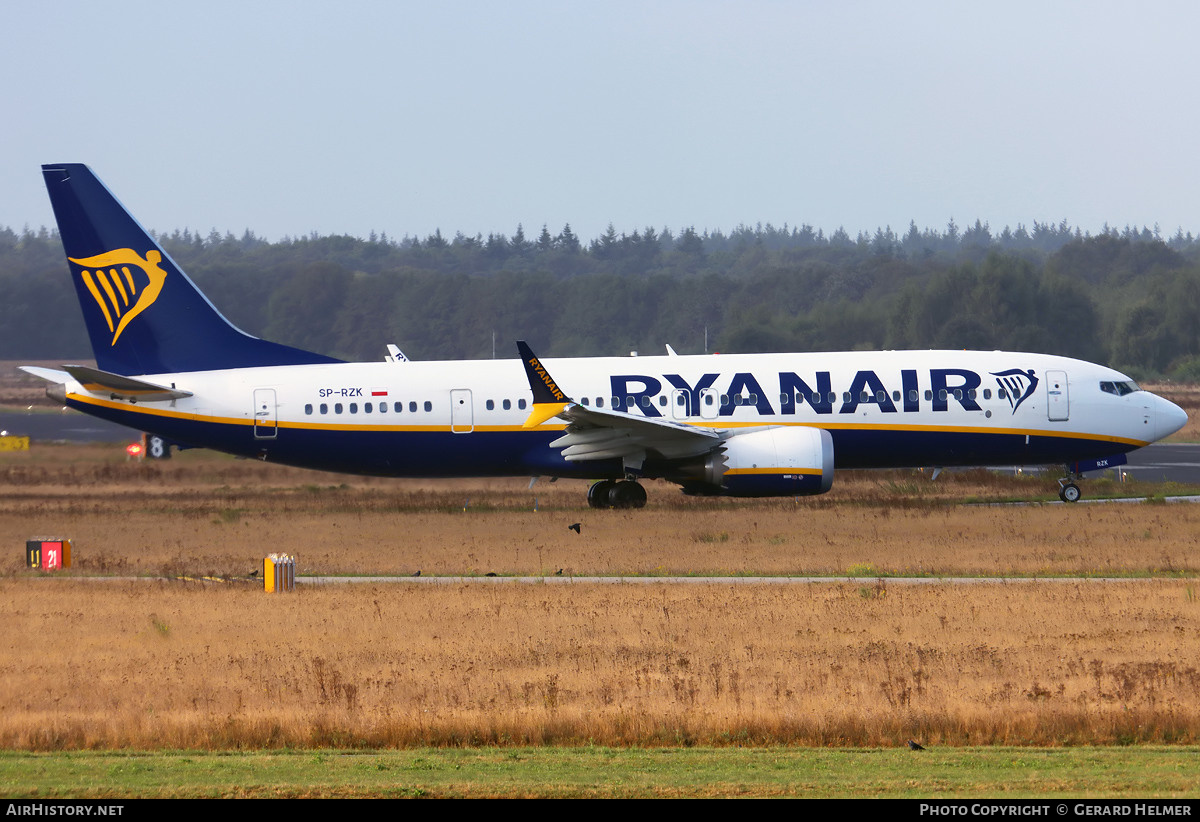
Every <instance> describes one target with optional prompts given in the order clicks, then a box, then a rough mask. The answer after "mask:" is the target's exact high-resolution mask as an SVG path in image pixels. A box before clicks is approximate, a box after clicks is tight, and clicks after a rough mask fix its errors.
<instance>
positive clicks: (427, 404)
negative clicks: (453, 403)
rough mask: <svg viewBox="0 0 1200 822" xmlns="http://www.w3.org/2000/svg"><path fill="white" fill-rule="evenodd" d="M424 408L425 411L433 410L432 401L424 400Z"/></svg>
mask: <svg viewBox="0 0 1200 822" xmlns="http://www.w3.org/2000/svg"><path fill="white" fill-rule="evenodd" d="M425 410H426V411H432V410H433V403H431V402H430V401H429V400H425Z"/></svg>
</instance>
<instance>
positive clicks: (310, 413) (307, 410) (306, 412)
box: [304, 402, 312, 417]
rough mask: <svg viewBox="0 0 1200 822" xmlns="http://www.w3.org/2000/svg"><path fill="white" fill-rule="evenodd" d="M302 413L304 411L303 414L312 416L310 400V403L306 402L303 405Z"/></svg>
mask: <svg viewBox="0 0 1200 822" xmlns="http://www.w3.org/2000/svg"><path fill="white" fill-rule="evenodd" d="M304 413H305V414H307V415H308V416H310V417H311V416H312V403H311V402H310V403H307V404H306V405H305V406H304Z"/></svg>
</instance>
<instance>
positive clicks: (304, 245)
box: [0, 220, 1200, 382]
mask: <svg viewBox="0 0 1200 822" xmlns="http://www.w3.org/2000/svg"><path fill="white" fill-rule="evenodd" d="M156 237H157V239H158V240H159V242H160V244H161V245H162V246H163V248H164V249H165V250H166V251H167V253H169V254H170V255H171V256H172V257H173V258H174V259H175V260H176V262H177V263H179V265H180V266H182V267H183V269H184V270H185V271H186V272H187V273H188V275H189V276H190V277H191V278H192V279H193V280H194V281H195V282H196V283H197V285H199V286H200V288H201V289H202V290H203V291H204V292H205V293H206V294H207V296H208V297H209V299H210V300H211V301H212V302H213V304H214V305H216V306H217V308H218V309H220V310H221V312H222V313H224V314H225V316H226V317H227V318H228V319H229V320H230V321H231V322H233V323H234V324H235V325H237V326H238V327H239V328H241V329H243V330H244V331H247V332H248V333H251V334H254V335H256V336H262V337H266V338H268V339H272V340H276V341H278V342H283V343H287V344H290V345H295V346H299V347H302V348H306V349H311V350H314V351H318V352H321V353H325V354H330V355H332V356H335V357H340V358H344V359H351V360H377V359H382V358H383V356H384V353H385V345H387V344H388V343H394V344H396V345H398V346H400V348H401V349H402V350H403V351H404V352H405V354H407V355H408V356H409V357H410V358H413V359H426V360H428V359H433V360H440V359H459V358H479V359H486V358H490V357H493V356H495V357H512V356H515V353H516V352H515V346H514V344H513V342H514V340H516V339H519V338H524V339H527V340H529V342H530V344H531V345H532V346H533V347H534V348H535V350H537V351H538V353H540V354H542V355H543V356H548V357H564V356H603V355H625V354H628V353H629V352H630V351H638V352H640V353H642V354H659V353H663V352H664V350H665V349H664V347H663V346H664V344H670V345H671V346H672V347H674V349H675V350H676V351H678V352H679V353H680V354H697V353H705V352H713V351H720V352H725V353H735V352H766V351H828V350H846V349H858V350H870V349H879V348H888V349H904V348H918V349H926V348H956V349H958V348H971V349H976V348H977V349H1006V350H1017V351H1038V352H1045V353H1052V354H1063V355H1067V356H1073V357H1079V358H1082V359H1086V360H1090V361H1093V362H1100V363H1105V364H1108V365H1111V366H1114V367H1116V368H1119V369H1121V370H1123V371H1125V372H1126V373H1128V374H1130V375H1131V376H1133V377H1134V378H1136V379H1164V378H1165V379H1173V380H1177V381H1189V382H1195V381H1200V238H1196V237H1193V235H1192V234H1191V233H1190V232H1189V233H1187V234H1185V233H1184V232H1183V231H1182V230H1178V231H1176V233H1175V234H1174V235H1166V236H1163V235H1161V234H1160V232H1159V231H1158V229H1157V227H1156V228H1155V229H1154V230H1151V229H1149V228H1145V227H1143V228H1131V227H1128V226H1127V227H1125V228H1123V229H1116V228H1111V227H1109V226H1105V227H1104V228H1103V230H1101V231H1100V232H1099V233H1097V234H1091V233H1085V232H1083V231H1081V230H1080V229H1078V228H1072V227H1071V226H1069V225H1068V224H1067V223H1066V222H1065V221H1064V222H1062V223H1059V224H1057V225H1056V224H1044V223H1038V222H1034V223H1033V226H1032V229H1028V228H1026V227H1025V226H1024V225H1018V227H1017V228H1016V229H1015V230H1011V229H1009V228H1007V227H1006V228H1005V229H1004V230H1003V231H1001V232H993V231H992V230H991V229H990V228H989V226H988V225H987V224H986V223H981V222H979V221H976V222H975V223H974V225H971V226H968V227H966V228H960V227H959V226H957V225H956V224H955V223H954V221H953V220H951V221H950V222H949V224H948V225H947V226H946V228H945V229H944V230H940V231H935V230H931V229H924V230H921V229H918V228H917V226H916V225H915V224H912V225H910V226H909V229H908V231H907V232H905V233H904V234H896V233H895V232H893V231H892V230H891V229H890V228H886V229H877V230H876V231H875V232H874V233H867V232H860V233H859V234H858V235H857V236H854V237H852V236H850V235H849V234H848V233H847V232H846V231H844V230H843V229H838V230H837V231H835V232H833V233H832V234H825V233H824V232H823V231H822V230H819V229H814V228H813V227H812V226H809V225H801V226H798V227H796V226H787V225H785V226H783V227H775V226H772V225H769V224H768V225H755V226H739V227H738V228H737V229H735V230H733V231H730V232H727V233H726V232H721V231H703V232H698V231H696V230H695V229H694V228H686V229H683V230H680V231H677V232H672V231H671V230H669V229H665V228H664V229H654V228H646V229H644V230H642V231H634V232H633V233H631V234H629V233H619V234H618V233H617V231H616V230H615V229H614V228H613V227H612V226H611V225H610V226H609V228H608V230H607V231H606V232H605V233H604V234H603V235H601V236H600V237H597V238H595V239H592V240H590V241H587V240H583V239H581V238H579V237H578V236H577V235H576V234H575V233H574V232H573V231H572V230H571V227H570V226H569V225H567V226H564V227H563V228H562V229H561V230H560V231H558V232H557V233H552V232H551V231H550V230H549V229H548V228H547V227H543V228H542V229H541V231H540V232H537V233H536V235H535V236H529V235H526V233H525V231H524V228H523V227H522V226H518V227H517V229H516V231H515V232H514V233H513V234H512V235H511V236H507V235H503V234H489V235H488V236H487V237H483V236H480V235H475V236H465V235H463V234H462V233H458V234H456V235H454V236H453V237H447V236H445V235H443V234H442V233H441V232H440V231H437V232H435V233H433V234H431V235H429V236H427V237H425V238H423V239H422V238H417V237H404V238H403V239H394V238H389V237H388V236H387V235H376V234H374V233H372V234H371V235H370V236H369V237H367V238H365V239H364V238H359V237H350V236H318V235H316V234H310V235H307V236H301V237H284V238H283V239H281V240H279V241H276V242H268V241H266V240H264V239H262V238H259V237H257V236H255V234H254V233H253V232H252V231H250V230H246V231H245V232H244V233H243V234H242V235H241V236H240V237H239V236H235V235H234V234H232V233H229V232H226V233H224V234H221V233H220V232H218V231H216V230H215V229H214V230H212V231H210V232H209V233H208V234H201V233H195V232H192V231H190V230H186V229H185V230H182V231H180V230H175V231H172V232H156ZM0 295H3V299H2V301H0V313H2V314H3V317H2V320H0V359H31V360H32V359H38V360H45V359H59V360H62V361H64V362H65V361H70V360H72V359H80V358H87V357H90V353H89V351H90V348H89V345H88V342H87V338H86V334H85V332H84V327H83V323H82V321H81V315H80V310H79V307H78V304H77V302H76V297H75V294H74V291H73V288H72V286H71V284H70V276H69V274H68V269H67V265H66V261H65V259H64V256H63V251H62V246H61V245H60V243H59V240H58V236H57V234H56V232H54V231H52V230H48V229H45V228H42V229H39V230H36V231H35V230H30V229H28V228H26V229H24V230H22V231H16V230H13V229H11V228H0Z"/></svg>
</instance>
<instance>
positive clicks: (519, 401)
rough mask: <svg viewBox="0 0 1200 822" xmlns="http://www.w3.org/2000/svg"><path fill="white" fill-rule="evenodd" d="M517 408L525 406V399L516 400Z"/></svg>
mask: <svg viewBox="0 0 1200 822" xmlns="http://www.w3.org/2000/svg"><path fill="white" fill-rule="evenodd" d="M425 404H426V405H429V403H425ZM517 408H520V409H522V410H524V408H525V400H517ZM425 410H426V411H428V410H429V409H428V408H426V409H425Z"/></svg>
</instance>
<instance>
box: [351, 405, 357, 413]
mask: <svg viewBox="0 0 1200 822" xmlns="http://www.w3.org/2000/svg"><path fill="white" fill-rule="evenodd" d="M350 413H351V414H357V413H358V403H356V402H352V403H350Z"/></svg>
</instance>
